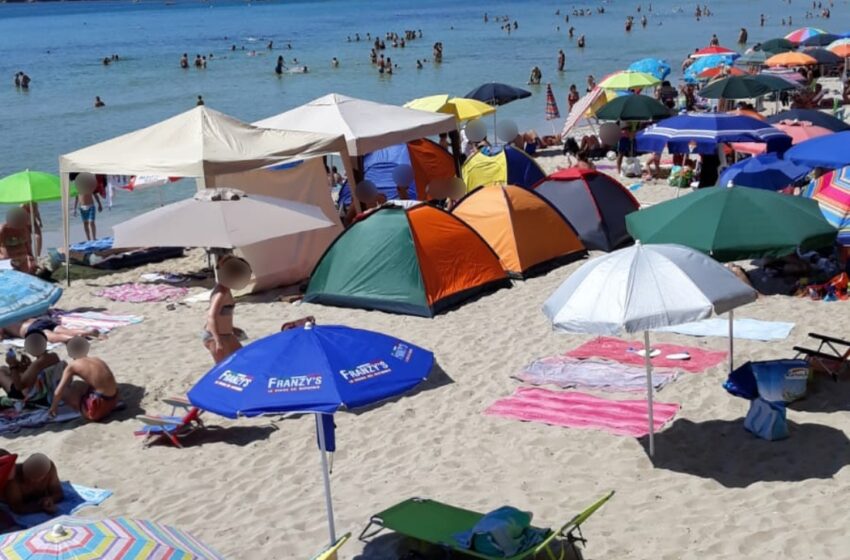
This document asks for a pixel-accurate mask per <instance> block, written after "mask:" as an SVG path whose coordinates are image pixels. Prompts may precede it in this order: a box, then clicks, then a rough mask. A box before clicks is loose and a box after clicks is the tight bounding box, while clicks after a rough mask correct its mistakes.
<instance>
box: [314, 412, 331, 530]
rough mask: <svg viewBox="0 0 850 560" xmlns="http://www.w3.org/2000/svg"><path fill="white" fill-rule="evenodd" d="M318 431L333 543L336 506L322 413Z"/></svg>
mask: <svg viewBox="0 0 850 560" xmlns="http://www.w3.org/2000/svg"><path fill="white" fill-rule="evenodd" d="M315 416H316V431H317V432H318V434H319V453H320V454H321V455H322V478H323V479H324V483H325V508H326V509H327V512H328V530H329V531H330V536H331V543H330V545H331V546H333V545H334V543H335V542H336V528H335V527H334V506H333V502H332V500H331V477H330V474H328V454H327V452H326V451H325V430H324V428H323V427H322V415H321V414H318V413H317V414H316V415H315Z"/></svg>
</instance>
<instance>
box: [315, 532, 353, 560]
mask: <svg viewBox="0 0 850 560" xmlns="http://www.w3.org/2000/svg"><path fill="white" fill-rule="evenodd" d="M350 538H351V533H346V534H344V535H343V536H341V537H340V538H338V539H337V540H336V542H335V543H333V544H332V545H330V546H328V547H327V548H325V549H324V550H323V551H321V552H320V553H318V554H317V555H315V556H313V557H312V558H311V559H310V560H337V557H336V553H337V552H339V549H340V548H342V545H344V544H345V543H346V541H348V539H350Z"/></svg>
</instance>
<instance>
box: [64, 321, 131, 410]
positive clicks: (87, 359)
mask: <svg viewBox="0 0 850 560" xmlns="http://www.w3.org/2000/svg"><path fill="white" fill-rule="evenodd" d="M67 346H68V356H69V357H70V358H71V360H72V361H71V363H70V364H68V366H67V367H66V368H65V371H64V372H63V373H62V379H61V380H60V381H59V384H58V385H57V386H56V391H55V393H54V395H53V402H52V403H51V404H50V412H49V414H50V415H51V416H55V415H56V411H57V409H58V407H59V403H60V402H61V401H64V402H65V404H66V405H68V406H71V407H73V408H76V409H77V410H79V411H80V414H81V415H82V417H83V418H85V419H86V420H88V421H90V422H98V421H100V420H103V419H104V418H106V416H108V415H109V413H110V412H112V411H113V410H114V409H115V407H116V406H117V405H118V382H116V381H115V376H114V375H113V374H112V370H111V369H109V366H108V365H106V362H104V361H103V360H101V359H100V358H93V357H91V356H89V355H88V353H89V342H88V340H86V339H85V338H83V337H81V336H79V337H74V338H72V339H71V340H69V341H68V345H67ZM75 377H78V378H79V380H74V378H75Z"/></svg>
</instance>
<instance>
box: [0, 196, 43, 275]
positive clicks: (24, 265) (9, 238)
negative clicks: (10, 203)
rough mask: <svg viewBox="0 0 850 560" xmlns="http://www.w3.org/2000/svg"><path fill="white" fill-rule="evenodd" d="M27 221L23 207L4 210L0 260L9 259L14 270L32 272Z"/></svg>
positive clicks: (34, 267)
mask: <svg viewBox="0 0 850 560" xmlns="http://www.w3.org/2000/svg"><path fill="white" fill-rule="evenodd" d="M28 223H29V215H28V214H27V213H26V212H25V211H24V210H23V209H21V208H12V209H10V210H9V211H8V212H6V223H5V224H3V225H2V226H0V260H3V259H10V260H11V261H12V268H14V269H15V270H19V271H21V272H26V273H27V274H33V273H35V270H36V264H35V258H33V256H32V242H31V241H30V231H29V229H27V224H28Z"/></svg>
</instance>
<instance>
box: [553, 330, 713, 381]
mask: <svg viewBox="0 0 850 560" xmlns="http://www.w3.org/2000/svg"><path fill="white" fill-rule="evenodd" d="M652 348H653V350H660V351H661V354H659V355H658V356H656V357H654V358H652V365H653V367H664V368H673V369H678V370H684V371H688V372H690V373H700V372H703V371H705V370H707V369H708V368H711V367H714V366H716V365H718V364H720V363H722V362H723V361H724V360H726V356H727V354H726V352H718V351H713V350H703V349H701V348H695V347H692V346H678V345H676V344H662V343H655V344H653V345H652ZM640 350H643V344H642V343H640V342H629V341H627V340H621V339H619V338H611V337H607V336H600V337H598V338H594V339H593V340H591V341H589V342H585V343H584V344H582V345H581V346H579V347H578V348H576V349H574V350H570V351H569V352H567V354H566V355H567V356H569V357H571V358H578V359H580V360H587V359H590V358H602V359H604V360H613V361H615V362H620V363H621V364H629V365H633V366H643V365H644V359H643V356H641V355H640V354H638V351H640ZM681 353H687V354H688V355H689V356H690V359H688V360H668V359H667V358H666V357H665V356H670V355H671V354H681Z"/></svg>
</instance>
